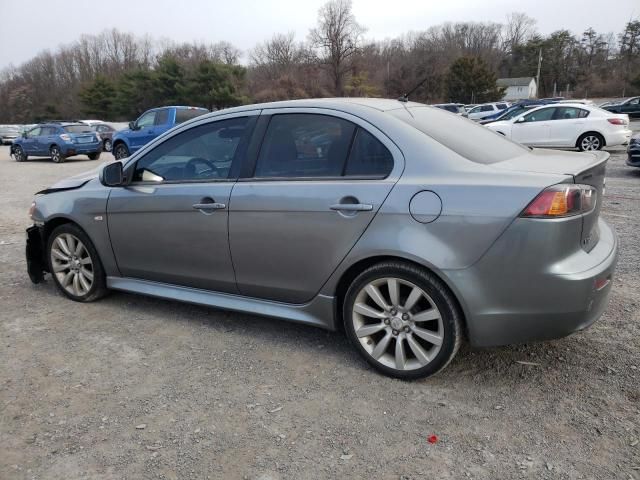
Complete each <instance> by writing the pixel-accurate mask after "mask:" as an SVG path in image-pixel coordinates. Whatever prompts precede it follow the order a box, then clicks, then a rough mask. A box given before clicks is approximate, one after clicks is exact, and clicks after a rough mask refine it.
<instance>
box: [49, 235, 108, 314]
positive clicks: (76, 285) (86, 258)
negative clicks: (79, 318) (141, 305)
mask: <svg viewBox="0 0 640 480" xmlns="http://www.w3.org/2000/svg"><path fill="white" fill-rule="evenodd" d="M47 257H48V261H49V271H50V272H51V275H52V276H53V279H54V281H55V284H56V286H57V287H58V289H60V291H61V292H62V293H64V294H65V295H66V296H67V297H69V298H70V299H71V300H75V301H76V302H91V301H93V300H97V299H98V298H101V297H103V296H104V295H105V294H106V293H107V288H106V281H105V275H104V270H103V268H102V263H100V258H99V257H98V252H97V251H96V249H95V247H94V246H93V243H91V240H90V239H89V237H88V236H87V235H86V234H85V233H84V232H83V231H82V230H81V229H80V228H79V227H77V226H76V225H73V224H64V225H60V226H59V227H57V228H55V229H54V230H53V232H51V235H50V236H49V241H48V242H47Z"/></svg>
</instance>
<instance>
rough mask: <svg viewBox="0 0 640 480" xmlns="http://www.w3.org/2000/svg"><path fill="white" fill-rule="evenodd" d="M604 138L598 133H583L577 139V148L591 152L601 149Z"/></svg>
mask: <svg viewBox="0 0 640 480" xmlns="http://www.w3.org/2000/svg"><path fill="white" fill-rule="evenodd" d="M602 147H604V138H602V135H600V134H599V133H585V134H584V135H582V136H581V137H580V138H579V139H578V150H580V151H581V152H593V151H596V150H602Z"/></svg>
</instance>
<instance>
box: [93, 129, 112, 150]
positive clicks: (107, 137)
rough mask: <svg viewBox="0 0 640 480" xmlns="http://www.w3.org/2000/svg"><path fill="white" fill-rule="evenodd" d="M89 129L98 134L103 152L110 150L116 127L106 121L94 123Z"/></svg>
mask: <svg viewBox="0 0 640 480" xmlns="http://www.w3.org/2000/svg"><path fill="white" fill-rule="evenodd" d="M91 129H92V130H93V131H94V132H98V133H99V134H100V138H101V139H102V149H103V150H104V151H105V152H110V151H111V150H112V147H113V135H114V134H115V133H116V129H115V128H113V127H112V126H111V125H109V124H108V123H94V124H93V125H91Z"/></svg>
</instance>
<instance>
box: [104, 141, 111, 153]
mask: <svg viewBox="0 0 640 480" xmlns="http://www.w3.org/2000/svg"><path fill="white" fill-rule="evenodd" d="M111 147H112V145H111V140H105V141H104V150H105V152H110V151H111Z"/></svg>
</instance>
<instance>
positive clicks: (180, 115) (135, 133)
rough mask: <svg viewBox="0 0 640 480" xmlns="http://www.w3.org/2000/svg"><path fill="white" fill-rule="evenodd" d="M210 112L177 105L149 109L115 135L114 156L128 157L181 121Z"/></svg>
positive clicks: (119, 157) (118, 157)
mask: <svg viewBox="0 0 640 480" xmlns="http://www.w3.org/2000/svg"><path fill="white" fill-rule="evenodd" d="M208 112H209V110H207V109H206V108H199V107H175V106H174V107H161V108H154V109H151V110H147V111H146V112H144V113H143V114H142V115H140V117H138V119H137V120H136V121H135V122H129V128H128V129H127V130H121V131H119V132H118V133H116V134H115V135H114V136H113V139H112V142H113V147H112V148H113V156H114V157H116V159H118V160H120V159H121V158H125V157H128V156H129V155H131V154H132V153H133V152H135V151H136V150H139V149H140V148H141V147H143V146H144V145H146V144H147V143H149V142H150V141H151V140H153V139H154V138H156V137H158V136H159V135H161V134H163V133H164V132H166V131H167V130H169V129H171V128H173V127H175V126H176V125H178V124H179V123H182V122H186V121H187V120H191V119H192V118H195V117H199V116H200V115H204V114H205V113H208Z"/></svg>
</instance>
